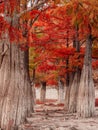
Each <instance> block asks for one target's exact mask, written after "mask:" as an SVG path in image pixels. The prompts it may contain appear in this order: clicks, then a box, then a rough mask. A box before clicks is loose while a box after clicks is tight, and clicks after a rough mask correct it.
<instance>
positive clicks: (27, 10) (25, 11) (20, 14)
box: [17, 1, 45, 17]
mask: <svg viewBox="0 0 98 130" xmlns="http://www.w3.org/2000/svg"><path fill="white" fill-rule="evenodd" d="M44 3H45V1H44V2H41V3H39V4H37V5H35V6H32V7H30V8H29V9H26V10H24V11H22V12H21V13H19V14H18V15H17V17H21V16H22V15H23V14H25V13H27V12H29V11H31V10H33V9H36V8H38V7H39V6H41V5H42V4H44Z"/></svg>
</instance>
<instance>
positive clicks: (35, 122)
mask: <svg viewBox="0 0 98 130" xmlns="http://www.w3.org/2000/svg"><path fill="white" fill-rule="evenodd" d="M19 130H98V108H96V116H95V117H94V118H87V119H77V116H76V115H75V114H66V113H65V112H64V107H63V106H57V105H56V104H45V105H43V104H40V105H36V106H35V112H34V113H32V115H31V117H28V118H27V123H26V124H24V125H22V126H20V129H19Z"/></svg>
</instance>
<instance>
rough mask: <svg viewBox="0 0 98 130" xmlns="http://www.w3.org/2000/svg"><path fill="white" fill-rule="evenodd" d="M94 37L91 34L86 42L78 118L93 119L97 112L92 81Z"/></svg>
mask: <svg viewBox="0 0 98 130" xmlns="http://www.w3.org/2000/svg"><path fill="white" fill-rule="evenodd" d="M91 49H92V37H91V35H90V34H89V35H88V37H87V41H86V51H85V58H84V65H83V70H82V74H81V79H80V85H79V93H78V94H79V95H78V106H77V111H78V116H81V117H92V116H94V112H95V92H94V83H93V79H92V64H91V61H92V57H91Z"/></svg>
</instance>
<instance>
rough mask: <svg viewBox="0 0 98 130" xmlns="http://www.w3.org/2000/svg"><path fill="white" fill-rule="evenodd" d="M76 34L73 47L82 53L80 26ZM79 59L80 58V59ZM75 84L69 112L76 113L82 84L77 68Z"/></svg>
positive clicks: (70, 97) (71, 87) (71, 91)
mask: <svg viewBox="0 0 98 130" xmlns="http://www.w3.org/2000/svg"><path fill="white" fill-rule="evenodd" d="M75 30H76V34H75V38H74V41H73V47H75V48H76V51H77V52H80V43H79V33H78V30H79V28H78V25H77V26H76V28H75ZM78 59H79V58H78ZM74 73H75V74H74V77H73V82H72V84H71V86H70V96H69V112H70V113H74V112H76V111H77V98H78V88H79V82H80V75H81V70H80V69H79V67H78V66H76V72H74Z"/></svg>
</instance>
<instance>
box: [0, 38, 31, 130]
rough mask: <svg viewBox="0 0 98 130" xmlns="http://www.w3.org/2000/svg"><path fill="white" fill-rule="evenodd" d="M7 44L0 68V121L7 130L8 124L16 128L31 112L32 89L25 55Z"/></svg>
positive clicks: (16, 47) (16, 46) (13, 45)
mask: <svg viewBox="0 0 98 130" xmlns="http://www.w3.org/2000/svg"><path fill="white" fill-rule="evenodd" d="M7 44H9V50H8V51H7V52H6V54H5V55H4V57H3V61H2V65H1V68H0V121H1V128H4V129H5V130H7V127H8V125H9V123H10V122H12V124H11V125H12V126H15V125H16V126H17V125H19V124H20V123H22V122H23V121H24V120H25V117H26V116H28V115H29V114H30V112H31V111H32V107H33V105H32V103H33V98H32V89H31V86H30V79H29V74H28V59H27V53H26V52H24V51H21V50H20V48H19V47H18V45H16V44H14V43H13V44H10V43H8V39H7Z"/></svg>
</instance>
